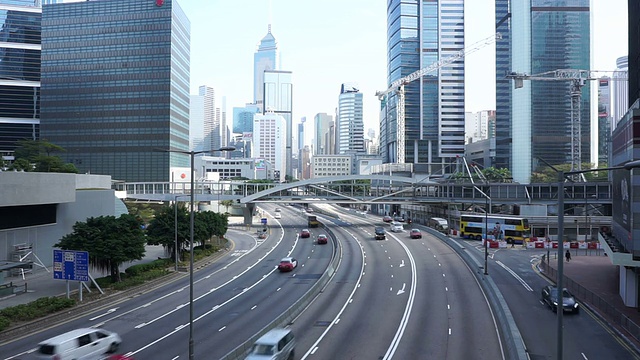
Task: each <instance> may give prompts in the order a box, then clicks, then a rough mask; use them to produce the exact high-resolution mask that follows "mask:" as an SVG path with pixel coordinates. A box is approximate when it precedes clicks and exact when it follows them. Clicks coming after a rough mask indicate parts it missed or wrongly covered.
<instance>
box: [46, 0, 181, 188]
mask: <svg viewBox="0 0 640 360" xmlns="http://www.w3.org/2000/svg"><path fill="white" fill-rule="evenodd" d="M95 14H99V15H95ZM106 14H108V16H107V15H106ZM145 23H146V24H150V25H149V26H145V25H139V26H138V25H132V24H145ZM42 28H43V29H44V31H43V33H42V111H41V114H42V116H41V121H42V125H41V133H42V137H43V138H46V139H48V140H49V141H51V142H52V143H54V144H57V145H60V146H62V147H64V148H66V149H67V152H66V153H63V154H62V155H61V156H62V157H63V159H64V160H66V161H73V160H74V159H79V160H81V161H82V163H81V164H80V165H79V166H78V167H79V169H80V170H81V171H90V172H92V173H98V174H108V175H111V176H112V177H113V179H117V180H124V181H167V180H170V173H171V167H187V166H189V158H188V156H187V155H185V154H179V153H169V152H158V151H155V149H158V148H160V149H167V150H169V149H171V150H182V151H187V150H188V149H189V53H190V52H189V47H190V23H189V19H188V18H187V17H186V15H185V14H184V12H183V11H182V9H181V8H180V6H179V5H178V2H177V1H176V0H166V1H164V2H159V1H139V0H111V1H83V2H74V3H63V4H56V5H50V6H45V7H44V8H43V11H42Z"/></svg>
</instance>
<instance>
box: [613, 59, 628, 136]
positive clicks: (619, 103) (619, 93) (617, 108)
mask: <svg viewBox="0 0 640 360" xmlns="http://www.w3.org/2000/svg"><path fill="white" fill-rule="evenodd" d="M628 76H629V57H628V56H621V57H619V58H618V59H616V71H615V72H614V73H613V76H612V79H611V80H612V89H611V90H612V94H611V96H612V107H611V116H612V118H613V124H612V130H613V129H615V127H616V124H617V123H618V121H620V119H622V117H623V116H624V114H626V113H627V111H628V110H629V82H628V81H627V77H628ZM617 78H622V79H624V80H616V79H617Z"/></svg>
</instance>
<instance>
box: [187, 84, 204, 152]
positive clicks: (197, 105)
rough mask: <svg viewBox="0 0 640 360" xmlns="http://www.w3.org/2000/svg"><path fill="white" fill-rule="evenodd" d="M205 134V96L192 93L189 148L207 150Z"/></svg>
mask: <svg viewBox="0 0 640 360" xmlns="http://www.w3.org/2000/svg"><path fill="white" fill-rule="evenodd" d="M204 134H205V133H204V96H203V95H191V101H190V102H189V150H191V151H202V150H205V145H204V138H205V136H204ZM207 149H208V147H207Z"/></svg>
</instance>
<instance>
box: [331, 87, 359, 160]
mask: <svg viewBox="0 0 640 360" xmlns="http://www.w3.org/2000/svg"><path fill="white" fill-rule="evenodd" d="M336 130H337V134H336V142H337V143H336V147H337V149H336V150H337V154H355V153H364V121H363V118H362V93H361V92H360V90H358V88H357V87H356V86H355V84H342V86H341V87H340V96H339V97H338V116H337V117H336Z"/></svg>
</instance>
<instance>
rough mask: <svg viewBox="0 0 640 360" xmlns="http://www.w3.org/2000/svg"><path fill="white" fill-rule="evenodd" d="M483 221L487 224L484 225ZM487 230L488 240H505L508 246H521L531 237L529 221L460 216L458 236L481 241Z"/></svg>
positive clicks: (509, 218)
mask: <svg viewBox="0 0 640 360" xmlns="http://www.w3.org/2000/svg"><path fill="white" fill-rule="evenodd" d="M485 219H486V221H487V224H486V225H485ZM485 229H486V230H487V232H488V234H489V236H488V238H489V239H490V240H506V241H507V242H508V243H510V244H523V243H524V242H525V241H526V239H528V238H529V237H531V229H530V228H529V220H527V219H525V218H522V217H516V216H503V215H495V214H487V215H486V216H485V214H460V236H461V237H463V238H469V239H476V240H482V239H483V238H484V237H485Z"/></svg>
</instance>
